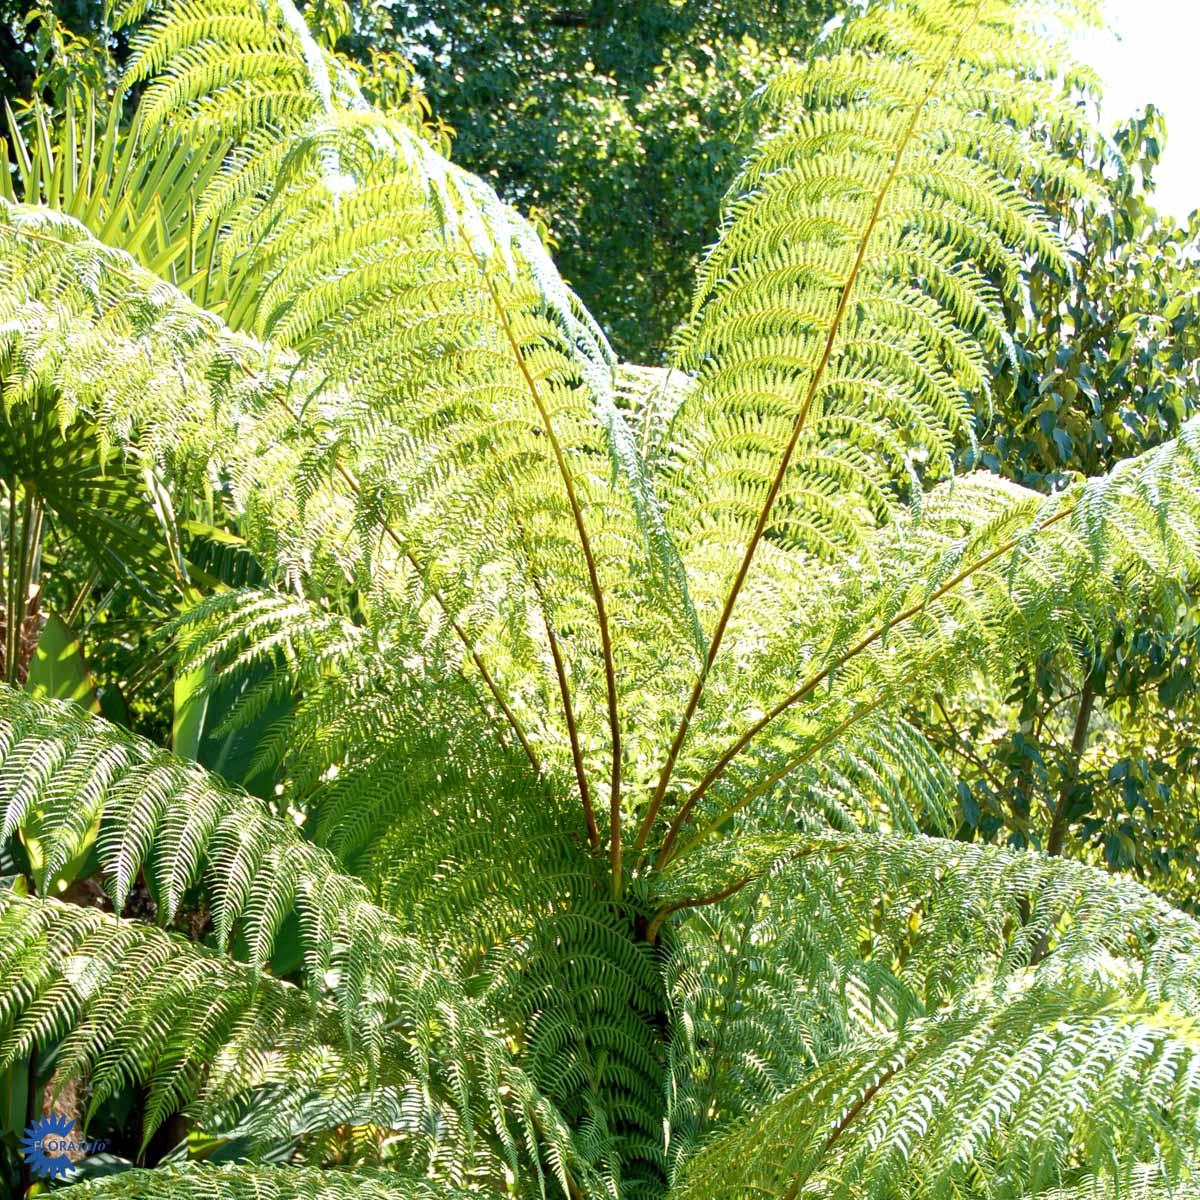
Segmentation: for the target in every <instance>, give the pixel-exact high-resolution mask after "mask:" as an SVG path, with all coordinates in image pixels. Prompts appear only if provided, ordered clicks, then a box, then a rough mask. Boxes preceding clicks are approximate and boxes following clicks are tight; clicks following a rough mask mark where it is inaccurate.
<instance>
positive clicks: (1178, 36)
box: [1079, 0, 1200, 221]
mask: <svg viewBox="0 0 1200 1200" xmlns="http://www.w3.org/2000/svg"><path fill="white" fill-rule="evenodd" d="M1106 11H1107V16H1108V20H1109V23H1110V24H1111V25H1112V26H1113V28H1114V29H1115V30H1116V31H1117V33H1119V34H1120V37H1121V40H1119V41H1118V40H1117V38H1116V37H1114V36H1112V35H1111V34H1100V33H1094V34H1089V35H1087V36H1086V37H1085V38H1083V39H1081V42H1080V45H1079V54H1080V57H1081V58H1083V59H1084V60H1085V61H1086V62H1088V63H1089V64H1090V65H1091V66H1092V67H1094V68H1095V69H1096V70H1097V71H1098V72H1099V73H1100V76H1101V78H1102V79H1103V80H1104V107H1103V114H1102V115H1103V120H1104V123H1105V125H1106V126H1109V125H1114V124H1116V123H1117V122H1119V121H1120V120H1121V119H1122V118H1124V117H1128V116H1130V115H1131V114H1132V113H1133V112H1135V111H1136V110H1138V109H1140V108H1141V107H1142V106H1143V105H1145V104H1146V103H1147V101H1149V102H1151V103H1153V104H1155V105H1156V106H1157V107H1158V108H1160V109H1161V110H1162V111H1163V112H1164V113H1165V114H1166V118H1167V144H1166V150H1165V153H1164V154H1163V160H1162V162H1161V164H1160V165H1159V167H1158V170H1157V171H1156V172H1155V180H1156V188H1155V197H1156V199H1155V207H1156V208H1158V209H1159V211H1160V212H1163V213H1168V214H1170V215H1171V216H1173V217H1175V218H1176V219H1178V220H1180V221H1182V220H1184V219H1185V218H1186V217H1187V215H1188V214H1189V213H1190V212H1191V211H1192V210H1193V209H1196V208H1200V70H1198V66H1200V60H1198V58H1197V52H1198V50H1200V0H1107V5H1106Z"/></svg>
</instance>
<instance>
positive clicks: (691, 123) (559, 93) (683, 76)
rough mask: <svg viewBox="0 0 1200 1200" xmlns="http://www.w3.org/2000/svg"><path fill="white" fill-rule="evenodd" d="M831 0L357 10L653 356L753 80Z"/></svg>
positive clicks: (664, 337)
mask: <svg viewBox="0 0 1200 1200" xmlns="http://www.w3.org/2000/svg"><path fill="white" fill-rule="evenodd" d="M843 7H845V6H844V5H842V4H838V3H835V2H834V0H785V2H783V3H762V2H754V0H751V2H748V3H747V2H745V0H686V2H684V3H671V2H668V0H642V2H640V3H637V4H620V3H613V2H611V0H604V2H600V3H588V4H582V5H575V6H571V5H566V6H563V7H558V6H549V7H546V8H543V9H539V8H538V7H536V6H531V5H528V4H521V3H514V2H513V0H500V2H498V3H490V4H488V5H486V6H480V5H478V4H473V3H463V2H462V0H436V2H435V3H426V4H422V5H419V6H415V7H404V6H390V7H389V8H388V9H387V10H386V13H384V12H382V11H375V12H373V13H372V15H371V17H370V18H368V19H369V20H372V21H373V22H374V23H375V24H377V25H378V26H380V27H381V28H380V29H379V32H378V34H377V35H376V40H377V41H378V42H379V43H380V44H383V45H395V46H396V47H397V48H398V49H399V50H400V52H401V53H403V54H404V55H406V56H407V57H408V58H409V59H411V61H412V63H413V66H414V69H415V71H416V72H417V74H418V75H419V76H420V78H421V80H422V83H423V85H424V89H425V92H426V94H427V95H428V96H429V99H430V102H431V104H432V106H433V110H434V112H435V113H436V114H437V116H438V117H439V118H441V119H442V120H444V121H445V122H446V123H447V124H448V125H449V126H450V127H451V128H452V129H453V131H454V154H455V159H456V161H458V162H460V163H462V165H463V166H465V167H467V168H468V169H470V170H472V171H474V172H476V173H477V174H479V175H481V176H483V177H484V178H486V179H488V180H489V181H490V182H491V183H493V184H494V186H495V187H496V189H497V190H498V191H499V193H500V195H501V196H503V197H504V199H506V200H508V201H509V202H510V203H513V204H516V205H518V206H519V207H520V208H521V209H522V210H523V211H525V212H536V213H537V214H539V215H540V216H542V217H543V218H544V219H545V220H546V222H547V224H548V226H549V229H550V232H551V235H552V237H553V238H554V241H555V245H556V258H557V261H558V265H559V267H560V268H561V270H562V272H563V274H564V276H565V277H566V278H567V280H568V281H569V282H570V283H571V285H572V287H574V288H575V290H576V291H578V293H579V295H580V296H581V297H582V298H583V300H584V302H585V303H586V304H587V305H588V307H589V308H590V309H591V311H592V312H594V313H596V314H597V316H598V317H599V318H600V319H601V321H602V323H603V325H604V327H605V329H606V330H607V331H608V333H609V335H610V336H611V337H612V339H613V344H614V345H615V346H616V347H617V349H618V351H619V353H620V354H621V356H622V357H623V358H628V359H631V360H632V361H635V362H646V363H656V362H659V361H660V360H661V359H662V357H663V355H664V353H665V351H666V347H667V344H668V342H669V338H670V334H671V331H672V330H673V328H674V327H675V325H676V324H677V323H678V321H679V320H680V319H681V318H682V317H683V315H684V314H685V313H686V311H687V303H688V296H689V293H690V291H691V283H692V277H693V273H694V271H695V266H696V263H697V261H698V260H699V258H700V256H701V253H702V251H703V249H704V247H705V244H706V241H707V239H708V238H710V237H711V235H712V230H713V228H714V227H715V225H716V223H717V220H718V217H719V212H720V203H721V199H722V196H723V195H724V193H725V191H726V189H727V188H728V186H729V184H730V183H731V181H732V180H733V177H734V175H735V174H736V171H737V168H738V165H739V164H740V162H741V160H742V158H743V157H744V155H745V153H746V151H747V150H748V149H749V148H750V146H751V145H752V144H753V141H754V137H755V133H756V132H757V127H758V121H757V119H756V117H755V115H754V114H753V113H751V112H747V110H746V105H747V101H748V100H749V97H750V95H751V93H752V92H753V91H754V89H755V88H757V87H758V86H759V85H760V84H762V83H765V82H766V80H767V79H769V78H770V77H771V76H772V75H773V74H774V73H775V72H776V71H777V70H778V69H779V67H780V65H781V60H782V55H783V54H784V53H793V54H803V53H805V52H806V51H807V49H808V47H809V46H810V44H811V43H812V41H813V39H814V38H815V36H816V35H817V33H818V32H819V30H820V29H821V26H822V24H823V23H824V22H825V21H826V20H827V19H828V18H829V17H830V16H832V15H833V13H834V12H835V11H837V10H839V9H841V8H843ZM340 44H341V45H342V46H344V47H345V48H346V49H348V50H350V51H351V52H352V53H353V52H356V50H357V44H356V42H355V40H354V39H353V37H351V38H348V39H346V40H345V41H344V42H342V43H340Z"/></svg>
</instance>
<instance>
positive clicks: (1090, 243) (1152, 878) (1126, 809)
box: [926, 109, 1200, 904]
mask: <svg viewBox="0 0 1200 1200" xmlns="http://www.w3.org/2000/svg"><path fill="white" fill-rule="evenodd" d="M1164 138H1165V130H1164V128H1163V122H1162V118H1161V116H1160V115H1159V114H1157V113H1155V112H1154V110H1153V109H1150V110H1148V111H1147V112H1146V114H1145V116H1144V117H1141V118H1138V119H1136V120H1133V121H1131V122H1129V123H1128V124H1127V125H1125V126H1123V127H1121V128H1120V129H1118V131H1117V135H1116V139H1115V149H1114V148H1109V147H1106V146H1105V145H1103V144H1099V145H1095V146H1092V145H1091V144H1084V145H1083V146H1082V147H1081V148H1080V149H1079V150H1078V155H1079V158H1080V161H1081V162H1082V163H1084V164H1085V165H1086V167H1087V169H1088V170H1089V171H1090V172H1092V173H1093V174H1094V175H1095V177H1096V178H1097V180H1098V182H1099V184H1100V185H1101V187H1102V191H1101V193H1100V197H1099V202H1098V203H1095V204H1090V205H1080V204H1071V205H1068V206H1066V207H1064V208H1062V209H1061V210H1060V211H1059V213H1058V217H1059V220H1060V223H1061V226H1062V229H1063V232H1064V235H1065V236H1066V237H1067V238H1068V239H1069V241H1070V243H1071V244H1072V246H1073V250H1072V254H1071V259H1070V264H1069V267H1070V269H1069V271H1068V272H1067V273H1066V274H1056V273H1052V272H1038V273H1036V274H1035V275H1034V276H1033V277H1032V280H1031V291H1030V302H1031V303H1030V307H1029V309H1028V312H1023V311H1021V306H1020V305H1019V304H1017V303H1016V302H1015V301H1010V304H1009V307H1010V309H1012V310H1013V312H1012V318H1013V320H1014V322H1015V324H1016V328H1017V337H1018V350H1017V359H1016V362H1015V363H1014V364H1013V366H1012V367H1009V368H1007V369H1005V370H1004V371H1002V373H1001V375H1000V378H999V380H998V385H997V392H996V397H995V405H994V408H992V409H991V410H989V411H988V412H987V413H986V414H985V415H984V416H983V417H981V420H980V430H979V437H980V445H979V449H978V451H977V453H976V454H975V458H976V459H977V460H978V461H981V462H983V463H984V464H985V465H986V466H987V467H989V468H990V469H993V470H997V471H1000V472H1002V473H1003V474H1004V475H1006V476H1007V477H1009V478H1012V479H1015V480H1017V481H1018V482H1020V483H1022V484H1024V485H1026V486H1029V487H1033V488H1036V489H1037V490H1039V491H1044V492H1051V491H1054V490H1057V489H1059V488H1061V487H1063V486H1066V485H1067V484H1069V483H1070V481H1071V480H1072V479H1073V478H1078V477H1079V476H1080V475H1089V474H1094V473H1096V472H1098V471H1104V470H1108V469H1110V468H1111V467H1112V466H1113V465H1114V464H1115V463H1117V462H1119V461H1120V460H1121V459H1122V458H1124V457H1127V456H1128V455H1130V454H1136V453H1139V452H1142V451H1144V450H1146V449H1148V448H1150V447H1151V446H1154V445H1157V444H1159V443H1160V442H1162V441H1164V440H1165V439H1167V438H1170V437H1172V436H1174V434H1175V433H1176V431H1177V430H1178V429H1179V428H1180V426H1181V425H1182V423H1183V422H1185V421H1186V420H1188V419H1189V418H1190V417H1191V416H1192V415H1193V413H1194V411H1195V404H1196V394H1197V363H1198V362H1200V354H1198V351H1200V345H1198V344H1197V341H1196V330H1197V322H1196V305H1197V303H1198V302H1200V243H1198V242H1197V229H1196V227H1195V226H1194V225H1193V226H1192V227H1191V228H1189V229H1184V228H1179V227H1176V226H1175V225H1174V224H1173V223H1171V222H1170V221H1167V220H1165V219H1164V218H1162V217H1160V216H1158V215H1157V214H1156V213H1155V212H1154V210H1153V208H1151V207H1150V201H1151V199H1152V196H1151V194H1150V188H1151V186H1152V172H1153V169H1154V167H1155V165H1156V164H1157V162H1158V157H1159V153H1160V150H1161V146H1162V144H1163V141H1164ZM1116 149H1119V151H1120V154H1121V156H1122V159H1123V161H1122V159H1118V158H1117V157H1116V153H1115V150H1116ZM1164 599H1165V602H1164V603H1160V604H1157V605H1147V604H1144V603H1143V604H1139V602H1138V601H1139V597H1137V596H1136V595H1135V596H1131V597H1128V598H1126V599H1125V600H1124V601H1123V602H1121V603H1119V604H1118V605H1117V612H1116V614H1115V619H1114V621H1113V622H1112V623H1111V624H1112V628H1111V630H1110V632H1109V634H1107V635H1106V636H1105V637H1103V638H1101V639H1096V640H1093V641H1092V642H1091V643H1090V644H1088V645H1086V646H1082V647H1076V648H1074V649H1073V650H1072V651H1069V652H1067V653H1065V654H1059V655H1046V656H1043V657H1042V658H1040V659H1039V660H1038V661H1037V662H1035V663H1031V664H1026V665H1023V666H1022V667H1021V669H1020V670H1019V671H1018V672H1016V674H1015V675H1014V676H1011V677H1008V678H1003V677H1001V678H998V679H997V681H996V684H995V686H994V688H988V687H983V688H980V689H978V691H977V694H976V695H974V696H964V697H963V698H962V699H960V700H959V701H958V702H957V703H954V702H946V703H942V704H941V707H940V709H939V708H936V707H935V709H934V711H933V712H932V713H931V714H929V716H928V717H927V719H926V728H927V729H928V730H929V732H930V735H931V736H932V737H933V738H934V739H935V740H936V741H937V742H938V743H939V745H943V746H945V747H946V750H947V752H948V753H952V754H954V755H956V756H957V757H958V758H959V762H960V765H961V771H962V775H963V796H964V811H965V816H966V823H967V825H968V827H970V828H972V829H976V830H978V831H979V832H980V834H982V835H983V836H989V837H995V836H1005V837H1008V838H1010V839H1011V840H1012V841H1013V842H1014V843H1016V844H1027V843H1030V844H1042V845H1046V846H1048V847H1049V848H1050V850H1051V853H1058V852H1061V851H1063V850H1064V849H1065V850H1066V851H1067V852H1069V853H1074V854H1080V853H1082V854H1088V855H1091V856H1094V857H1095V858H1096V860H1097V861H1103V862H1106V863H1108V864H1109V865H1110V866H1112V867H1122V868H1128V867H1133V868H1134V869H1135V870H1137V871H1138V873H1139V874H1140V875H1141V876H1142V877H1143V878H1144V879H1146V880H1147V881H1148V882H1149V883H1151V885H1152V886H1155V887H1161V888H1165V889H1168V891H1169V893H1170V894H1171V895H1172V896H1173V897H1175V898H1176V899H1177V900H1178V901H1180V902H1183V903H1187V904H1193V903H1194V896H1195V868H1196V863H1195V856H1194V845H1195V829H1196V819H1197V809H1196V805H1195V797H1194V795H1193V790H1194V789H1193V776H1194V771H1193V768H1192V762H1191V746H1192V745H1193V743H1194V739H1193V737H1192V731H1193V728H1194V724H1195V712H1194V709H1195V701H1194V694H1195V679H1194V668H1193V663H1194V659H1195V627H1196V621H1195V613H1194V607H1193V605H1192V603H1191V600H1190V598H1189V596H1188V595H1187V594H1179V595H1172V596H1168V597H1166V598H1164Z"/></svg>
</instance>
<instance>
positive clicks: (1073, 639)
mask: <svg viewBox="0 0 1200 1200" xmlns="http://www.w3.org/2000/svg"><path fill="white" fill-rule="evenodd" d="M1168 513H1169V514H1170V516H1169V518H1168V516H1167V514H1168ZM873 553H874V554H875V555H877V556H878V559H879V561H880V563H881V564H883V565H881V568H880V570H879V572H878V574H877V575H875V576H874V577H873V578H865V579H864V578H862V577H857V576H851V577H848V578H847V577H845V576H839V575H838V574H837V573H834V574H832V575H828V576H825V577H824V583H825V587H827V588H828V589H829V590H828V591H824V592H818V593H816V594H814V595H813V596H812V597H811V599H810V600H809V605H808V606H805V607H802V608H800V609H799V610H798V612H797V613H796V614H795V615H794V616H793V618H792V619H791V620H790V621H789V622H788V623H787V628H789V629H790V630H792V631H794V634H793V639H792V640H791V641H790V642H789V643H788V644H786V646H784V647H783V648H782V651H781V652H780V653H779V654H778V657H776V658H773V657H772V656H771V655H770V654H766V655H762V656H759V657H758V658H757V660H756V663H755V669H754V671H753V672H748V673H747V678H748V680H752V681H753V685H752V686H753V689H754V690H751V688H750V687H748V686H747V684H746V683H742V684H740V685H739V687H738V695H737V698H738V700H739V701H740V703H741V705H742V706H744V709H745V710H749V711H751V712H757V713H758V714H759V715H758V716H757V719H756V720H754V721H753V722H750V723H748V724H746V725H745V726H743V728H742V730H741V732H740V734H738V735H737V736H736V737H734V738H732V739H731V740H730V741H729V742H728V743H727V744H726V745H725V747H724V748H723V749H718V748H717V746H716V745H715V744H714V742H713V741H710V740H709V737H710V734H709V731H710V730H712V729H715V728H720V727H721V725H722V724H723V722H722V721H721V719H720V718H719V717H714V718H713V719H712V720H711V721H703V722H701V723H699V724H698V726H697V730H696V733H695V735H694V737H695V741H696V743H697V753H698V754H699V755H701V756H702V757H700V758H699V763H705V761H706V760H707V764H708V765H707V768H706V769H705V770H704V771H703V773H702V774H700V776H699V778H698V780H697V781H696V783H695V784H694V785H693V787H692V790H691V792H690V795H689V797H688V799H687V800H686V801H685V802H684V803H683V804H682V805H681V806H680V808H679V810H678V812H677V813H676V815H675V818H674V821H673V823H672V828H671V830H670V831H669V832H668V835H667V840H666V843H665V849H664V853H663V854H662V855H660V862H665V861H666V860H668V859H669V858H670V857H671V856H672V855H673V854H675V853H679V852H681V848H687V847H690V846H692V845H694V844H696V840H697V838H703V837H705V836H708V834H709V833H711V831H712V830H713V829H715V828H717V827H718V826H720V825H721V824H722V823H723V822H724V821H725V820H727V819H728V817H729V816H730V815H731V814H732V813H733V812H736V811H740V810H741V809H742V808H743V807H745V806H746V805H750V804H759V805H762V804H764V803H767V800H768V798H769V797H770V796H771V795H772V794H773V790H774V789H777V787H778V785H780V784H781V782H782V785H783V790H784V792H785V793H786V791H787V788H788V786H789V784H790V785H791V786H794V787H797V788H799V787H802V786H803V782H802V781H803V780H804V779H805V778H806V773H807V774H808V775H811V772H812V770H814V769H816V768H818V767H820V766H822V765H823V763H824V759H825V758H826V757H827V755H828V752H829V751H830V749H831V747H834V746H836V745H837V744H838V743H840V742H843V741H844V742H845V743H846V744H847V748H851V747H852V746H853V744H854V737H855V734H856V731H860V728H865V729H869V728H870V722H871V721H873V720H877V719H878V715H877V714H879V713H886V712H888V711H889V710H891V709H894V708H896V707H897V706H898V704H899V703H900V702H901V700H903V699H906V698H907V699H910V700H911V699H920V698H922V697H923V696H924V697H929V696H932V695H933V694H936V693H938V692H941V693H943V694H952V693H953V691H954V690H955V689H956V688H957V687H959V686H962V684H963V683H965V682H967V681H969V679H970V678H971V677H972V676H973V675H974V674H975V673H978V672H987V671H989V670H991V669H993V668H1000V666H1001V664H1007V663H1011V662H1013V661H1024V660H1027V659H1028V658H1029V657H1031V656H1032V655H1035V654H1038V653H1043V652H1046V651H1048V650H1053V649H1056V648H1060V647H1070V648H1072V649H1083V650H1084V651H1085V652H1086V646H1087V644H1088V643H1089V640H1094V639H1097V638H1098V637H1100V636H1101V635H1102V633H1103V630H1104V628H1105V627H1106V625H1107V624H1108V622H1110V621H1111V619H1112V600H1113V597H1114V596H1115V595H1117V594H1118V593H1120V594H1123V595H1129V594H1130V593H1131V592H1137V593H1138V594H1140V595H1142V596H1143V597H1144V598H1145V599H1146V600H1147V601H1148V602H1152V603H1154V602H1158V603H1173V602H1174V599H1173V598H1174V596H1175V595H1176V594H1177V591H1178V588H1179V587H1180V586H1182V585H1183V584H1184V583H1185V582H1186V581H1187V580H1188V579H1190V578H1191V576H1192V574H1193V573H1194V572H1195V570H1196V567H1197V564H1198V562H1200V557H1198V556H1200V424H1197V423H1195V422H1191V423H1189V424H1187V425H1185V426H1184V427H1183V429H1182V430H1181V431H1180V435H1179V437H1178V438H1177V439H1176V440H1174V441H1172V442H1168V443H1165V444H1164V445H1162V446H1160V447H1158V448H1157V449H1155V450H1152V451H1149V452H1147V453H1146V454H1145V455H1143V456H1141V457H1140V458H1136V459H1131V460H1128V461H1127V462H1125V463H1123V464H1121V465H1120V466H1119V467H1118V468H1116V469H1115V470H1114V471H1113V472H1112V473H1111V474H1110V475H1108V476H1106V477H1103V478H1099V479H1094V480H1090V481H1088V482H1086V483H1082V484H1078V485H1074V486H1073V487H1072V488H1069V489H1067V490H1066V491H1064V492H1062V493H1059V494H1058V495H1056V496H1054V497H1051V498H1050V499H1045V498H1044V497H1041V496H1038V495H1036V494H1034V493H1031V492H1028V491H1026V490H1025V489H1022V488H1019V487H1016V486H1015V485H1011V484H1008V483H1005V482H1004V481H1002V480H999V479H996V478H994V477H989V476H986V475H982V474H976V475H971V476H967V477H965V478H963V479H960V480H956V481H955V482H954V483H953V484H949V485H946V486H945V487H943V488H940V489H935V490H934V491H933V492H931V493H930V495H929V496H927V497H926V500H925V503H924V505H923V508H922V511H921V512H920V513H919V514H912V515H910V516H909V518H908V519H907V520H906V521H905V522H904V523H902V524H898V525H897V526H896V527H895V528H894V529H893V530H891V531H889V532H888V533H886V534H884V535H882V536H881V537H880V538H878V539H877V540H876V543H875V545H874V547H873ZM830 610H832V611H833V612H834V613H836V614H838V615H837V617H836V618H835V619H834V620H832V621H831V620H829V619H825V620H824V621H822V620H820V619H819V617H818V616H817V615H816V614H817V613H818V612H821V611H825V612H828V611H830ZM814 633H815V635H816V637H815V638H814ZM824 639H828V641H824ZM800 664H803V665H802V666H801V665H800ZM798 667H799V670H798ZM797 675H799V680H800V681H799V683H796V682H795V681H796V679H797ZM781 694H782V698H781V699H780V698H778V697H780V695H781ZM860 735H861V734H860ZM897 760H898V761H899V762H901V763H903V762H904V761H905V760H907V761H909V762H910V763H912V764H913V766H914V767H916V768H918V769H919V767H920V763H921V761H922V756H921V755H920V754H914V753H912V751H911V750H910V751H908V752H902V753H900V754H899V755H898V756H897ZM687 761H688V764H689V767H688V770H689V773H690V771H692V770H696V771H697V773H699V768H698V766H697V767H692V766H691V765H690V764H691V762H692V761H693V760H692V759H691V758H690V757H689V759H688V760H687ZM685 777H686V776H685ZM718 796H720V797H722V800H723V803H720V804H717V803H714V801H715V799H716V797H718ZM710 805H711V806H712V807H709V806H710ZM701 814H707V815H706V816H703V817H702V816H701ZM693 822H695V823H696V824H697V825H698V827H699V831H700V832H699V833H697V834H693V835H690V836H689V837H687V838H682V837H681V835H682V833H683V831H684V830H685V828H686V827H688V826H689V825H691V824H692V823H693ZM678 843H682V845H680V844H678Z"/></svg>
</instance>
